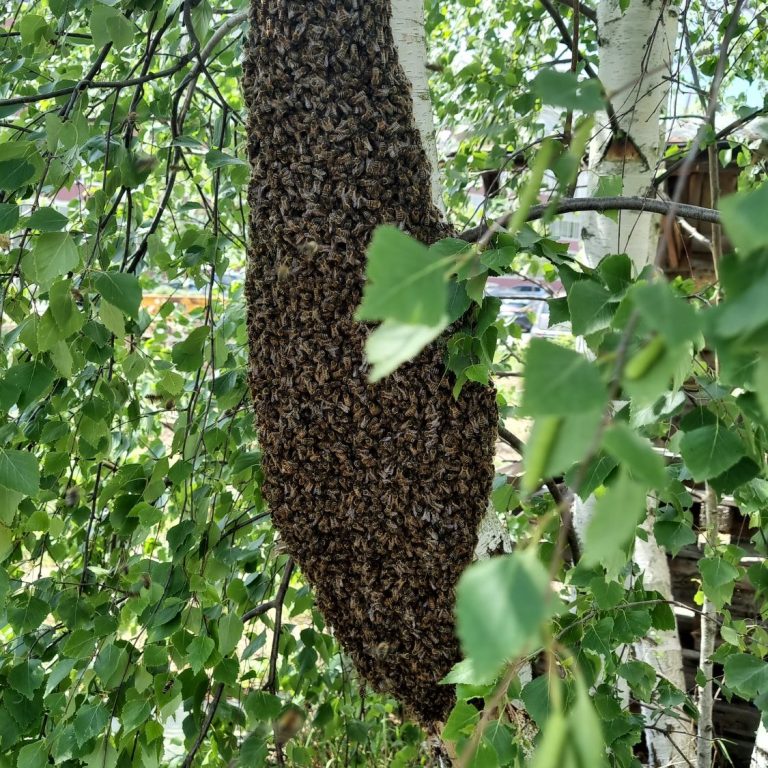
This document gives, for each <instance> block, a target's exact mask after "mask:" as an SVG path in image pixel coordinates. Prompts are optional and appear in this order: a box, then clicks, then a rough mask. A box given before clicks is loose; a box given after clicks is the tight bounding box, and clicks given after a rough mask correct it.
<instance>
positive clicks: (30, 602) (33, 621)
mask: <svg viewBox="0 0 768 768" xmlns="http://www.w3.org/2000/svg"><path fill="white" fill-rule="evenodd" d="M50 610H51V608H50V606H49V605H48V603H46V602H44V601H43V600H41V599H40V598H39V597H35V596H34V595H32V594H23V595H20V596H19V597H18V598H17V599H15V600H14V601H13V602H12V603H11V604H10V605H9V606H8V623H9V624H10V625H11V627H13V630H14V632H16V634H20V635H21V634H25V633H27V632H31V631H33V630H35V629H38V628H39V627H40V625H41V624H42V623H43V621H44V620H45V617H46V616H47V615H48V613H49V612H50Z"/></svg>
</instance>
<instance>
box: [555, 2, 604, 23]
mask: <svg viewBox="0 0 768 768" xmlns="http://www.w3.org/2000/svg"><path fill="white" fill-rule="evenodd" d="M557 1H558V2H559V3H560V4H561V5H567V6H568V7H569V8H571V9H573V10H574V11H575V10H576V9H578V11H579V13H580V14H581V15H582V16H584V18H586V19H589V20H590V21H595V22H596V21H597V12H596V11H595V10H594V9H593V8H590V7H589V6H588V5H586V4H585V3H580V2H577V0H557Z"/></svg>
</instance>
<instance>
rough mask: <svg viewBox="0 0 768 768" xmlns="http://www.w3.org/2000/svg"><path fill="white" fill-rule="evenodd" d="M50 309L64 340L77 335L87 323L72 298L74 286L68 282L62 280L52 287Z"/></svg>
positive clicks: (49, 300)
mask: <svg viewBox="0 0 768 768" xmlns="http://www.w3.org/2000/svg"><path fill="white" fill-rule="evenodd" d="M48 309H49V310H50V312H51V314H52V315H53V319H54V320H55V321H56V326H57V327H58V331H59V333H60V335H61V338H63V339H68V338H69V337H70V336H71V335H72V334H74V333H77V332H78V331H79V330H80V329H81V328H82V327H83V324H84V323H85V318H84V317H83V314H82V312H80V310H78V308H77V305H76V304H75V301H74V299H73V298H72V284H71V283H70V282H69V281H67V280H60V281H58V282H56V283H54V284H53V285H52V286H51V288H50V290H49V291H48Z"/></svg>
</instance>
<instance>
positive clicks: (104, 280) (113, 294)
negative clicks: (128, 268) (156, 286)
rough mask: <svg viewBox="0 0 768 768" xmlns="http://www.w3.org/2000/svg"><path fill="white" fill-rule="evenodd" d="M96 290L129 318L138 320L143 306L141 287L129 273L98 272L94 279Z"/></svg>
mask: <svg viewBox="0 0 768 768" xmlns="http://www.w3.org/2000/svg"><path fill="white" fill-rule="evenodd" d="M93 282H94V285H95V286H96V290H97V291H98V292H99V293H100V294H101V295H102V296H103V297H104V298H105V299H106V300H107V301H108V302H109V303H110V304H112V305H114V306H115V307H117V308H118V309H120V310H122V311H123V313H124V314H126V315H128V317H132V318H134V319H135V318H136V317H138V314H139V307H140V306H141V285H140V284H139V281H138V279H137V278H136V277H135V276H134V275H131V274H128V273H127V272H97V273H96V275H95V276H94V278H93Z"/></svg>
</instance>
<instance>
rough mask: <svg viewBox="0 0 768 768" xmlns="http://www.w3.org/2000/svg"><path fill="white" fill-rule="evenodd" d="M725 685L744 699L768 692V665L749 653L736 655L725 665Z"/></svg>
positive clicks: (726, 661) (728, 659)
mask: <svg viewBox="0 0 768 768" xmlns="http://www.w3.org/2000/svg"><path fill="white" fill-rule="evenodd" d="M723 669H724V670H725V684H726V685H727V686H728V687H729V688H732V689H733V690H734V691H736V693H738V694H739V695H740V696H743V697H744V698H747V699H751V698H754V697H755V696H757V695H758V694H759V693H764V692H765V691H768V663H766V662H765V661H763V660H762V659H758V658H757V657H756V656H752V655H751V654H748V653H734V654H732V655H731V656H729V657H728V658H727V659H726V660H725V662H724V663H723Z"/></svg>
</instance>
